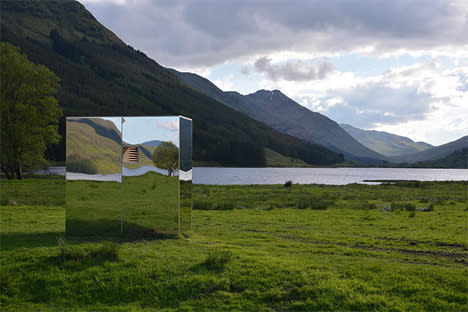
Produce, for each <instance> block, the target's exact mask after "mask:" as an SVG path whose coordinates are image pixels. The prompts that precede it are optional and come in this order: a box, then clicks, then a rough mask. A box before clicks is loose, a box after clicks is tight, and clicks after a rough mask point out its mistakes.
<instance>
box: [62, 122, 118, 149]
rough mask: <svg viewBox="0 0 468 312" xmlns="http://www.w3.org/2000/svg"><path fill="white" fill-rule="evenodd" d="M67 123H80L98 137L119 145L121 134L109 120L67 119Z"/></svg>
mask: <svg viewBox="0 0 468 312" xmlns="http://www.w3.org/2000/svg"><path fill="white" fill-rule="evenodd" d="M68 121H69V122H81V123H84V124H87V125H88V126H90V127H93V128H94V130H95V131H96V133H97V134H98V135H100V136H103V137H106V138H109V139H111V140H113V141H115V142H116V143H117V144H119V145H120V140H121V133H120V130H119V129H117V127H116V126H115V124H114V123H113V122H112V121H110V120H105V119H101V118H80V119H69V120H68Z"/></svg>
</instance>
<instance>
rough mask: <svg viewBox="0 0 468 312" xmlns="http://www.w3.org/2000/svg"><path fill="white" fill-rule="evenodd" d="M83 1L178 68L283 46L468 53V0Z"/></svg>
mask: <svg viewBox="0 0 468 312" xmlns="http://www.w3.org/2000/svg"><path fill="white" fill-rule="evenodd" d="M83 2H84V4H85V5H86V6H87V7H88V8H89V9H90V10H91V11H92V13H93V14H94V15H95V16H96V17H97V18H98V20H99V21H101V22H102V23H103V24H104V25H106V26H108V27H110V28H111V30H113V31H114V32H116V33H117V34H118V35H119V36H121V37H122V39H124V40H125V41H126V42H129V43H130V44H131V45H133V46H135V47H137V48H138V49H140V50H142V51H144V52H145V53H147V54H148V55H149V56H150V57H152V58H154V59H155V60H156V61H158V62H161V63H162V64H163V65H165V66H170V67H176V68H178V67H190V66H195V67H200V66H213V65H216V64H219V63H222V62H225V61H226V60H235V59H240V58H244V59H245V58H258V57H259V56H262V55H270V54H272V53H278V52H281V51H289V52H297V53H306V54H309V55H312V54H319V55H322V56H325V55H334V54H336V53H346V52H356V51H359V53H367V54H372V55H374V56H382V55H387V54H391V53H396V54H403V53H408V52H414V53H418V51H419V52H420V51H431V53H436V51H440V53H448V54H450V53H452V54H462V55H465V56H466V55H467V54H468V52H467V51H468V47H467V46H468V36H466V33H468V20H467V16H468V3H467V2H466V1H463V0H455V1H441V0H415V1H407V0H394V1H387V0H368V1H362V0H359V1H358V0H356V1H353V0H335V1H322V0H303V1H300V0H296V1H282V0H272V1H268V2H266V1H251V0H238V1H229V0H228V1H216V0H201V1H183V0H173V1H151V0H141V1H136V0H128V1H125V0H107V1H102V2H101V1H98V0H83ZM122 21H125V23H122Z"/></svg>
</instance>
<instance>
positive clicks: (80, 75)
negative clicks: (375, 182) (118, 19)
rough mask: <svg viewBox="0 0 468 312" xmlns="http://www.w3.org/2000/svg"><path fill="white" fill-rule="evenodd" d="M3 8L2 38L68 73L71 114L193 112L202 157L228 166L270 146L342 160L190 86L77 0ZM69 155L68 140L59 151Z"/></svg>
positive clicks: (65, 103) (255, 162) (196, 153)
mask: <svg viewBox="0 0 468 312" xmlns="http://www.w3.org/2000/svg"><path fill="white" fill-rule="evenodd" d="M1 7H2V10H0V14H1V21H0V22H1V37H2V41H8V42H10V43H12V44H14V45H16V46H19V47H20V48H21V50H22V52H23V53H26V54H27V55H28V57H29V58H30V60H32V61H33V62H35V63H39V64H44V65H45V66H47V67H48V68H49V69H51V70H52V71H53V72H55V73H56V74H57V75H58V76H59V77H60V78H61V87H60V89H59V92H58V99H59V102H60V104H61V106H62V108H63V111H64V114H65V115H66V116H120V115H127V116H141V115H149V116H155V115H159V116H167V115H184V116H188V117H191V118H192V119H193V120H194V129H193V137H194V140H193V142H194V146H193V158H194V160H199V161H215V162H218V163H220V164H222V165H226V166H263V165H265V163H266V160H265V151H264V148H269V149H272V150H274V151H275V152H278V153H280V154H282V155H284V156H293V157H297V158H299V159H301V160H303V161H306V162H307V163H309V164H322V165H329V164H333V163H337V162H341V161H342V157H341V156H340V155H339V154H338V153H335V152H333V151H331V150H328V149H326V148H324V147H321V146H318V145H313V144H310V143H308V142H305V141H302V140H300V139H297V138H295V137H293V136H289V135H285V134H283V133H280V132H278V131H276V130H274V129H272V128H271V127H269V126H266V125H264V124H262V123H260V122H258V121H256V120H254V119H252V118H251V117H249V116H247V115H245V114H243V113H241V112H238V111H235V110H233V109H231V108H229V107H227V106H225V105H223V104H222V103H219V102H218V101H216V100H215V99H212V98H210V97H208V96H207V95H205V94H203V93H201V92H198V91H196V90H194V89H193V88H191V87H189V86H188V85H187V84H186V83H185V82H183V81H182V80H181V79H180V78H178V77H177V76H175V75H173V74H172V73H170V72H169V71H167V70H166V69H164V68H163V67H161V66H160V65H159V64H158V63H157V62H156V61H154V60H152V59H150V58H148V57H147V56H146V55H145V54H144V53H142V52H141V51H138V50H135V49H134V48H132V47H131V46H128V45H126V44H125V43H124V42H123V41H122V40H120V39H119V38H118V37H117V36H116V35H115V34H113V33H112V32H111V31H110V30H108V29H106V28H105V27H104V26H102V25H101V24H100V23H99V22H98V21H97V20H96V19H95V18H94V17H93V16H92V14H91V13H89V12H88V11H87V10H86V8H85V7H84V6H83V5H81V4H80V3H79V2H77V1H74V0H62V1H55V0H51V1H42V0H31V1H5V0H3V1H1ZM64 123H65V122H64V120H62V121H61V127H60V131H61V134H62V136H63V137H64V133H65V126H64ZM64 154H65V145H64V141H62V144H61V146H60V148H57V149H56V150H55V154H54V155H55V156H53V157H55V159H60V158H59V157H61V156H60V155H64ZM62 157H63V156H62Z"/></svg>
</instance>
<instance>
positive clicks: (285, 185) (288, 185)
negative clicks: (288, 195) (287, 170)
mask: <svg viewBox="0 0 468 312" xmlns="http://www.w3.org/2000/svg"><path fill="white" fill-rule="evenodd" d="M291 186H292V181H286V183H284V185H283V187H291Z"/></svg>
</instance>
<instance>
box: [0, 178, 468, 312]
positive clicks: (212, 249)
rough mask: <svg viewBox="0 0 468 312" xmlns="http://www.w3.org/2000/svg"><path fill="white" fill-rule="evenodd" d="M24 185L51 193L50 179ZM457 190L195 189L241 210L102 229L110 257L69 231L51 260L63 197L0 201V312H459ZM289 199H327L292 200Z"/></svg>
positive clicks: (462, 283) (448, 186)
mask: <svg viewBox="0 0 468 312" xmlns="http://www.w3.org/2000/svg"><path fill="white" fill-rule="evenodd" d="M23 182H26V183H25V185H26V186H25V187H24V190H26V189H28V188H30V189H31V190H35V189H42V187H41V186H44V188H45V189H47V190H48V191H49V192H50V194H49V197H52V196H51V195H52V194H53V192H54V191H53V189H52V188H47V187H46V185H47V183H50V182H53V181H51V180H50V181H47V180H44V181H40V180H35V182H34V183H30V182H27V181H23ZM151 182H152V180H151ZM8 183H9V181H1V182H0V186H4V185H5V184H8ZM135 183H136V184H138V183H137V182H135ZM148 185H149V186H151V184H148ZM466 186H467V185H466V183H465V184H463V183H427V184H426V183H424V184H423V185H422V186H421V187H413V186H409V187H408V186H384V185H380V186H365V185H349V186H337V187H335V186H323V187H320V186H318V185H308V186H305V185H304V186H298V185H293V186H292V187H291V188H289V189H288V191H290V192H289V193H287V192H283V191H284V190H285V189H284V188H283V187H282V185H276V186H253V187H252V186H250V187H238V186H231V187H225V186H218V187H217V186H197V185H194V186H193V189H194V193H195V197H197V200H199V201H200V200H205V201H206V202H208V203H210V202H212V203H215V202H216V201H218V200H219V201H220V202H231V203H233V204H234V205H235V206H236V207H237V206H245V207H244V208H245V209H232V210H223V211H221V210H195V211H194V213H193V232H192V233H191V235H190V238H189V239H155V238H154V237H145V239H144V240H133V241H131V240H129V239H123V238H120V237H119V236H117V237H114V238H107V237H106V239H109V240H112V241H113V242H114V244H118V246H119V247H118V250H119V251H118V252H117V255H118V261H115V260H112V257H107V256H98V255H97V254H98V253H96V255H95V254H94V253H93V251H95V250H98V251H99V250H103V248H104V247H103V245H102V241H101V240H100V238H98V237H67V245H68V246H69V247H72V248H76V249H77V250H79V251H78V252H77V253H76V254H77V256H76V257H77V259H78V261H74V260H66V261H63V260H61V259H62V258H61V254H62V249H61V247H60V245H59V244H58V243H57V237H60V236H62V235H63V231H64V222H63V220H64V207H63V206H61V205H47V206H44V205H43V206H34V205H31V206H29V205H21V204H20V205H11V204H9V205H6V206H2V207H0V231H1V239H2V241H1V242H2V244H1V250H0V259H1V260H0V278H1V279H0V287H1V288H0V290H1V291H0V304H1V306H2V311H64V310H65V311H68V310H77V311H89V310H91V311H95V310H103V311H106V310H108V311H155V310H156V311H159V310H162V311H181V310H182V311H184V310H185V311H190V310H195V311H198V310H201V311H208V310H213V311H229V310H236V311H275V310H276V311H464V310H466V302H467V299H468V295H467V293H468V286H467V284H466V276H467V273H468V270H467V266H466V264H467V260H466V255H467V248H468V244H467V241H466V237H467V236H468V229H467V227H466V213H467V212H466V211H465V209H466ZM99 187H101V186H99ZM101 190H105V187H103V188H102V189H101ZM24 194H26V192H25V193H24ZM299 195H301V196H304V197H306V196H307V195H310V196H312V197H313V198H317V199H319V200H327V201H334V202H335V205H334V206H329V207H328V209H327V210H313V209H308V208H306V209H298V208H297V207H296V206H295V205H296V203H297V201H295V198H296V197H297V198H301V197H298V196H299ZM32 196H34V195H32ZM89 196H91V197H92V196H95V194H90V195H89ZM344 197H346V198H349V199H346V200H345V199H344ZM248 202H249V203H250V205H249V206H248V205H247V203H248ZM392 202H395V203H413V204H415V205H416V209H419V208H424V207H426V206H428V205H430V204H431V203H436V204H435V208H434V211H425V212H419V211H418V212H417V213H416V215H415V217H413V218H408V213H409V212H407V211H404V210H393V211H387V210H384V209H383V207H388V208H390V207H391V203H392ZM372 203H375V204H376V206H372V205H369V204H372ZM273 204H275V208H272V206H273ZM288 204H290V205H289V206H286V205H288ZM293 204H294V205H293ZM114 246H115V245H114ZM112 248H114V247H112ZM115 248H117V247H115ZM223 251H227V253H228V255H226V256H223ZM72 254H73V253H72ZM112 254H113V252H112V251H111V252H110V255H112ZM208 262H209V263H214V265H213V266H211V265H207V263H208Z"/></svg>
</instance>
